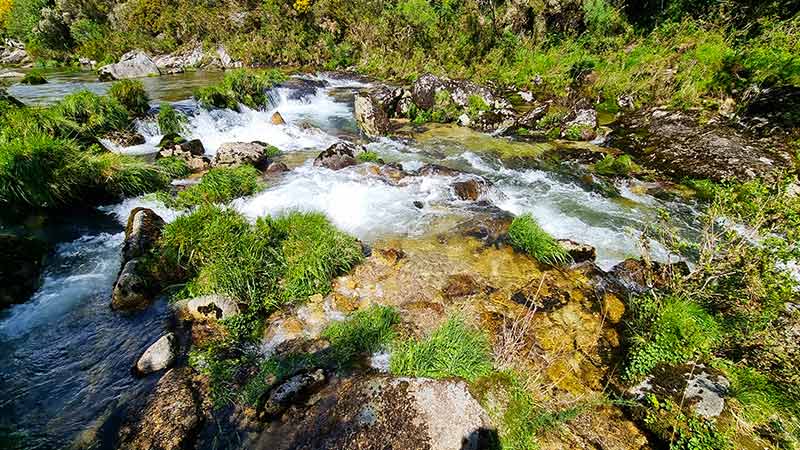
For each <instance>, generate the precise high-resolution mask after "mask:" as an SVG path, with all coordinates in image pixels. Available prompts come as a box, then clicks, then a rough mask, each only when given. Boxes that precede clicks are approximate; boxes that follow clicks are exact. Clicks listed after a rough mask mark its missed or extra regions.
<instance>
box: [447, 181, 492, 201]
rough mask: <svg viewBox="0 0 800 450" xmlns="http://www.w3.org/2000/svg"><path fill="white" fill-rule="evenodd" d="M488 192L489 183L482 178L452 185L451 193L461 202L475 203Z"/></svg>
mask: <svg viewBox="0 0 800 450" xmlns="http://www.w3.org/2000/svg"><path fill="white" fill-rule="evenodd" d="M488 190H489V182H488V181H486V180H484V179H483V178H470V179H468V180H465V181H456V182H455V183H453V192H454V193H455V194H456V197H458V198H459V199H461V200H467V201H472V202H474V201H477V200H478V198H480V197H481V196H482V195H483V194H485V193H486V192H487V191H488Z"/></svg>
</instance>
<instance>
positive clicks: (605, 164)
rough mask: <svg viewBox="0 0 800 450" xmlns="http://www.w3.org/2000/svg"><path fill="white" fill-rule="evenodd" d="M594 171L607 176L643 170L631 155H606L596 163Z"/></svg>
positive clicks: (624, 174)
mask: <svg viewBox="0 0 800 450" xmlns="http://www.w3.org/2000/svg"><path fill="white" fill-rule="evenodd" d="M594 171H595V172H597V173H599V174H600V175H606V176H622V177H626V176H630V175H633V174H636V173H638V172H640V171H641V168H640V167H639V166H638V165H636V163H634V162H633V159H632V158H631V157H630V156H629V155H620V156H614V155H605V156H603V159H601V160H600V161H598V162H597V163H595V164H594Z"/></svg>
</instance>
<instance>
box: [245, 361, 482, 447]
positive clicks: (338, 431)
mask: <svg viewBox="0 0 800 450" xmlns="http://www.w3.org/2000/svg"><path fill="white" fill-rule="evenodd" d="M314 399H315V401H314V402H313V403H312V404H311V405H308V406H305V407H295V408H292V409H289V410H288V411H287V412H286V413H285V414H284V419H283V420H281V421H280V422H274V423H273V424H272V426H270V427H269V428H268V429H267V430H265V431H264V432H263V433H262V434H261V435H260V436H258V438H257V439H256V442H253V443H252V444H248V445H247V447H249V448H257V449H267V448H269V449H272V450H283V449H290V448H293V449H297V448H308V449H312V448H313V449H321V448H336V449H343V450H355V449H360V450H379V449H380V450H382V449H387V448H392V449H426V450H454V449H455V450H478V449H483V448H490V444H491V443H492V442H494V439H496V437H497V436H496V432H495V431H494V430H493V429H492V428H491V424H490V421H489V417H488V415H487V414H486V412H485V411H484V410H483V409H482V408H481V406H480V405H479V404H478V402H477V401H476V400H475V399H474V398H473V397H472V395H471V394H470V393H469V391H468V389H467V385H466V383H464V382H463V381H458V380H431V379H423V378H392V377H387V376H380V375H371V376H358V377H352V378H348V379H344V380H341V381H339V382H337V383H332V384H330V385H329V386H327V387H326V388H324V389H323V390H322V391H321V392H319V393H318V394H316V395H315V396H314Z"/></svg>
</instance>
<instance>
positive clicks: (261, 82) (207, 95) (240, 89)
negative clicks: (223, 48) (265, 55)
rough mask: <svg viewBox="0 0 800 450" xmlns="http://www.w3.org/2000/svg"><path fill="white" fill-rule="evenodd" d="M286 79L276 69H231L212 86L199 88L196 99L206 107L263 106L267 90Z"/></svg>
mask: <svg viewBox="0 0 800 450" xmlns="http://www.w3.org/2000/svg"><path fill="white" fill-rule="evenodd" d="M284 80H286V76H285V75H283V73H282V72H280V71H278V70H269V71H265V72H256V71H253V70H248V69H238V70H232V71H229V72H226V73H225V78H223V80H222V81H221V82H220V83H218V84H217V85H214V86H208V87H205V88H201V89H199V90H198V91H197V92H196V93H195V97H196V98H197V100H198V101H199V102H200V103H201V104H203V105H204V106H206V107H208V108H212V107H213V108H228V109H233V110H238V109H239V104H242V105H245V106H247V107H249V108H263V107H265V106H266V105H267V102H268V100H269V98H268V96H267V90H268V89H269V88H271V87H272V86H274V85H275V84H277V83H280V82H282V81H284Z"/></svg>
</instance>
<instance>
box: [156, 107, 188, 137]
mask: <svg viewBox="0 0 800 450" xmlns="http://www.w3.org/2000/svg"><path fill="white" fill-rule="evenodd" d="M186 122H187V119H186V116H184V115H183V114H182V113H181V112H179V111H177V110H176V109H175V108H174V107H173V106H172V105H171V104H169V103H167V102H162V103H161V106H160V107H159V109H158V128H159V129H160V130H161V134H163V135H165V136H168V135H181V134H183V133H184V131H186Z"/></svg>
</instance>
